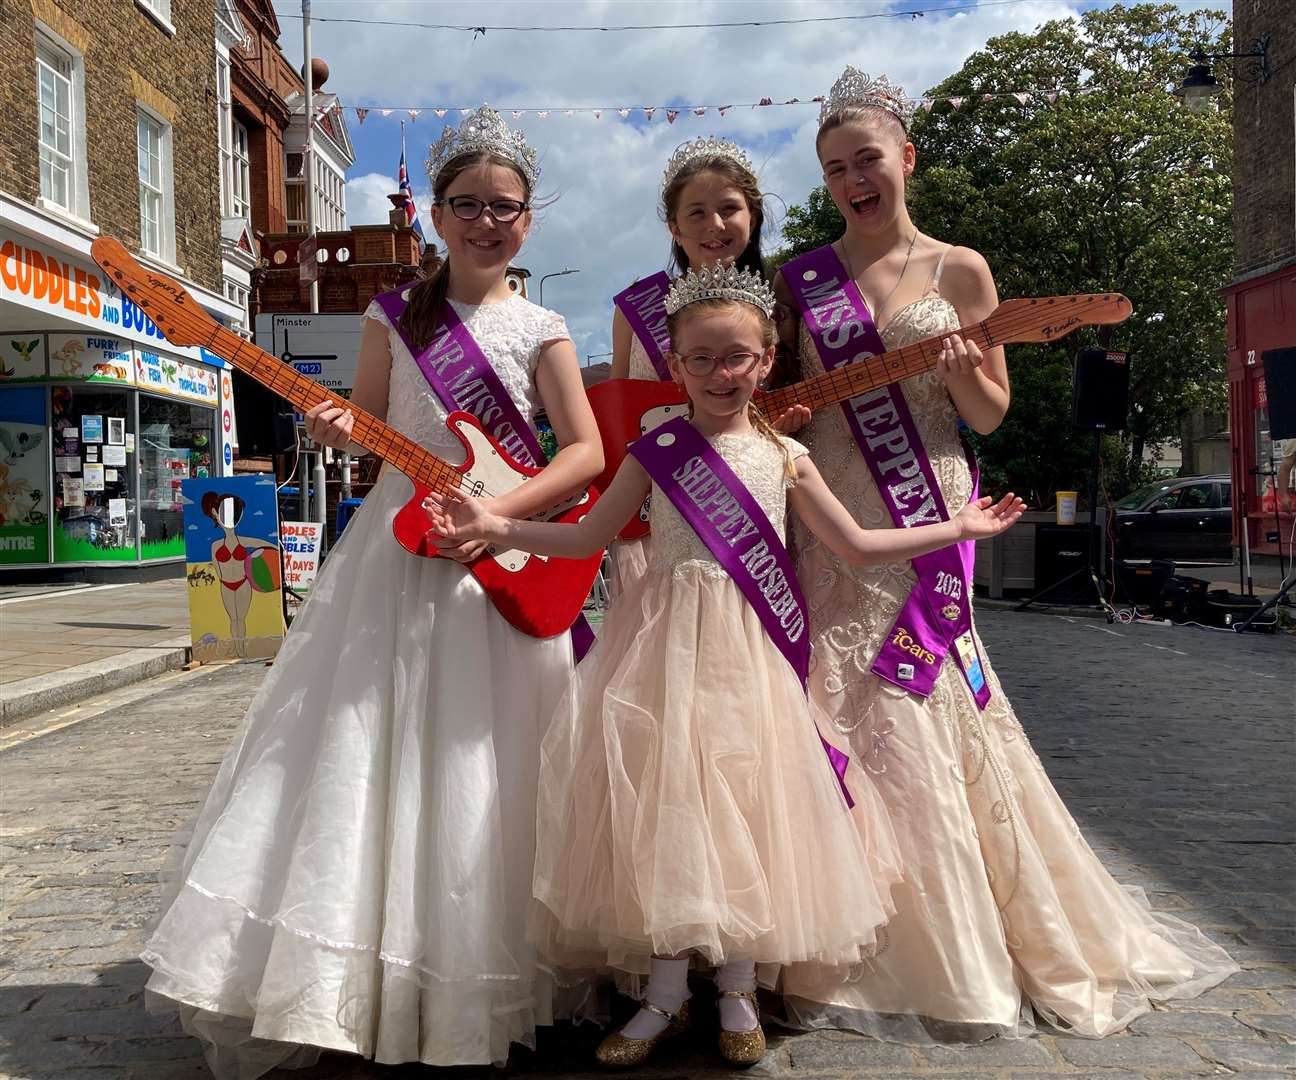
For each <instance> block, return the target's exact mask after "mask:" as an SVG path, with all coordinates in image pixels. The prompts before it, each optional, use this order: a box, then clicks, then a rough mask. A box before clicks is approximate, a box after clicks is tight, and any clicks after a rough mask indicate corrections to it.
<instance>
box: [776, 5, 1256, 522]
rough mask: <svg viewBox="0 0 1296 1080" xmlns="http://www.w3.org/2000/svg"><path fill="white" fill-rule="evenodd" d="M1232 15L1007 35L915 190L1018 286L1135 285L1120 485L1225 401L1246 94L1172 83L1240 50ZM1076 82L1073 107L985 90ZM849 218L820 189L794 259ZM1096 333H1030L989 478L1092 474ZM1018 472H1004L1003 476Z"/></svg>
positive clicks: (1000, 277)
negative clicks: (1201, 106)
mask: <svg viewBox="0 0 1296 1080" xmlns="http://www.w3.org/2000/svg"><path fill="white" fill-rule="evenodd" d="M1230 34H1231V30H1230V27H1229V24H1228V21H1227V18H1226V17H1225V16H1224V15H1223V14H1221V13H1218V12H1211V11H1198V12H1192V13H1188V12H1184V11H1183V10H1182V9H1180V8H1177V7H1175V6H1173V5H1169V4H1140V5H1137V6H1133V7H1121V6H1116V7H1112V8H1108V9H1105V10H1102V11H1089V12H1086V13H1085V14H1083V15H1082V16H1080V17H1079V18H1078V19H1068V20H1061V21H1054V22H1050V23H1046V24H1044V25H1043V26H1041V27H1039V28H1038V29H1037V30H1036V31H1035V32H1034V33H1033V34H1020V33H1013V34H1006V35H1004V36H1002V37H998V38H993V39H991V40H990V41H989V42H987V43H986V47H985V48H984V49H983V50H982V51H980V52H978V53H975V54H974V55H973V56H971V57H970V58H969V59H968V61H967V62H966V63H965V64H964V65H963V68H962V70H961V71H959V72H957V73H956V74H954V75H952V76H950V77H949V78H948V79H946V80H945V81H944V82H942V83H941V84H940V85H939V86H936V87H934V88H933V89H932V90H931V91H930V96H932V97H940V98H944V97H963V98H965V99H966V100H965V102H964V104H963V106H962V108H960V109H957V110H956V109H953V108H951V107H950V106H949V105H937V106H936V107H935V108H934V109H933V110H932V111H931V112H930V113H921V112H920V113H919V115H918V118H917V119H916V121H915V123H914V130H913V141H914V144H915V145H916V146H917V147H918V165H917V169H916V171H915V175H914V178H913V180H912V183H911V185H910V189H909V209H910V214H911V216H912V217H913V220H914V222H915V223H916V224H917V225H918V226H919V227H920V228H921V229H922V230H923V231H924V232H926V233H929V234H931V235H933V236H936V237H939V238H940V239H942V240H947V241H949V242H950V243H954V244H962V245H966V246H968V247H972V248H975V249H976V250H977V251H980V252H981V253H982V254H983V255H984V256H985V257H986V259H987V261H988V262H989V263H990V265H991V267H992V268H993V269H994V272H995V279H996V282H997V284H998V287H999V294H1000V296H1002V297H1005V298H1007V297H1014V296H1046V295H1056V294H1062V293H1074V292H1104V291H1107V290H1116V291H1119V292H1123V293H1125V294H1126V295H1127V296H1129V298H1130V299H1131V300H1132V301H1133V304H1134V315H1133V316H1132V317H1131V318H1130V319H1129V320H1128V321H1127V322H1125V323H1124V324H1122V325H1121V326H1118V327H1115V328H1113V329H1114V333H1112V334H1111V335H1110V340H1109V341H1104V342H1102V343H1103V344H1106V345H1108V346H1109V347H1111V348H1119V349H1128V350H1129V351H1130V354H1131V361H1130V374H1131V378H1130V412H1129V422H1130V430H1129V431H1128V432H1127V433H1126V434H1125V435H1124V436H1123V437H1121V438H1120V439H1117V438H1116V437H1110V436H1109V437H1108V438H1107V440H1106V442H1107V443H1108V444H1109V448H1108V451H1107V453H1105V455H1104V456H1105V459H1109V460H1108V462H1107V465H1106V467H1105V470H1104V471H1105V475H1106V480H1107V485H1108V488H1109V490H1111V491H1113V492H1114V493H1117V492H1121V491H1123V490H1125V489H1128V488H1129V487H1131V486H1132V485H1133V484H1134V483H1136V482H1137V481H1138V480H1139V479H1141V478H1142V476H1143V474H1144V471H1145V470H1144V468H1143V466H1142V463H1141V462H1142V455H1143V448H1144V446H1145V445H1148V444H1151V443H1156V442H1161V441H1172V440H1176V439H1177V438H1178V436H1179V430H1180V423H1181V421H1182V418H1183V417H1184V415H1185V414H1186V413H1187V412H1188V411H1189V410H1191V409H1193V408H1196V407H1199V406H1204V407H1211V408H1216V409H1219V408H1222V407H1223V402H1224V398H1225V393H1226V383H1225V380H1224V368H1225V344H1224V337H1225V317H1224V303H1223V300H1222V298H1221V297H1220V296H1219V294H1218V290H1219V288H1220V287H1221V286H1222V285H1224V284H1225V283H1226V282H1227V281H1228V280H1229V277H1230V273H1231V267H1232V250H1233V248H1232V182H1231V170H1232V160H1233V130H1232V93H1231V86H1230V83H1229V69H1228V67H1227V65H1219V66H1217V67H1216V69H1215V74H1216V76H1217V77H1218V78H1219V79H1220V81H1221V83H1223V85H1224V92H1223V93H1222V94H1220V95H1219V96H1218V98H1217V99H1216V101H1217V102H1218V108H1217V109H1213V110H1211V111H1210V112H1207V113H1205V114H1203V115H1200V116H1195V115H1192V114H1190V113H1189V112H1187V111H1186V110H1185V109H1184V108H1183V107H1182V106H1181V105H1180V103H1179V99H1178V98H1176V97H1174V96H1173V95H1171V94H1170V93H1169V92H1168V90H1169V88H1170V87H1171V86H1173V85H1175V84H1177V83H1178V82H1179V80H1180V79H1182V77H1183V74H1184V71H1185V68H1186V64H1187V59H1186V57H1187V54H1188V52H1189V51H1190V50H1191V49H1192V48H1193V47H1194V46H1195V45H1196V44H1198V43H1204V45H1205V47H1206V49H1207V50H1208V51H1224V52H1226V51H1229V50H1230V49H1231V36H1230ZM1055 87H1056V88H1062V89H1063V91H1064V92H1063V93H1061V94H1059V95H1058V96H1057V98H1056V100H1055V101H1054V102H1051V103H1050V102H1049V101H1048V100H1047V99H1046V98H1044V97H1042V96H1038V95H1037V96H1035V97H1034V98H1032V100H1030V101H1028V102H1027V103H1025V104H1019V103H1018V102H1017V101H1016V100H1014V99H1012V98H1005V99H994V100H990V101H985V100H982V95H984V94H1009V93H1012V92H1016V91H1022V90H1037V89H1038V90H1044V89H1048V88H1055ZM841 231H842V221H841V217H840V215H839V214H838V213H837V210H836V207H834V206H833V204H832V201H831V199H829V198H828V196H827V193H826V191H824V189H822V188H819V189H816V190H815V191H814V192H812V193H811V195H810V197H809V199H808V200H807V201H806V203H805V205H804V206H794V207H792V208H790V209H789V211H788V223H787V226H786V227H785V229H784V235H785V238H786V242H787V246H786V247H785V249H784V250H783V251H781V252H780V253H779V255H778V257H777V258H776V261H777V262H779V263H782V262H784V261H786V260H787V259H788V258H791V257H792V256H794V255H797V254H800V253H802V252H804V251H808V250H811V249H812V248H815V247H817V246H819V245H821V244H824V243H828V242H829V241H831V240H834V239H836V237H838V236H839V235H840V234H841ZM1094 341H1095V335H1094V332H1093V331H1083V332H1081V333H1077V334H1074V335H1072V336H1071V337H1069V338H1067V339H1065V340H1064V341H1062V342H1059V343H1058V344H1057V345H1054V346H1021V345H1018V346H1010V347H1009V349H1008V361H1009V371H1010V374H1011V378H1012V389H1013V403H1012V407H1011V409H1010V410H1009V413H1008V417H1007V419H1006V420H1005V421H1004V423H1003V425H1002V426H1001V427H1000V428H999V430H998V431H996V432H994V433H993V434H992V435H990V436H986V437H980V438H978V439H977V440H976V441H977V443H978V444H979V445H978V451H979V452H980V453H981V454H982V457H983V463H984V467H985V472H986V474H987V484H988V487H989V488H990V489H992V490H1000V489H1001V486H1002V485H1008V486H1011V487H1012V488H1013V489H1014V490H1016V491H1018V492H1021V493H1024V494H1026V495H1027V496H1028V497H1029V498H1030V499H1031V500H1032V501H1033V502H1035V503H1036V505H1049V503H1051V501H1052V492H1053V491H1055V490H1057V488H1059V487H1062V488H1073V487H1077V486H1082V482H1083V479H1084V477H1085V476H1086V475H1087V471H1088V460H1089V445H1090V437H1089V435H1088V433H1087V432H1082V431H1077V430H1075V429H1074V428H1073V427H1072V424H1071V419H1070V402H1071V366H1072V363H1073V358H1074V356H1075V354H1076V353H1077V352H1078V351H1079V350H1080V349H1081V348H1083V347H1084V346H1085V345H1089V344H1093V343H1094ZM1001 482H1002V483H1001Z"/></svg>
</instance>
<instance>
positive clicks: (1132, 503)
mask: <svg viewBox="0 0 1296 1080" xmlns="http://www.w3.org/2000/svg"><path fill="white" fill-rule="evenodd" d="M1175 483H1177V481H1173V480H1169V481H1166V480H1163V481H1162V482H1161V483H1159V484H1148V485H1147V486H1146V487H1141V488H1139V489H1138V491H1135V492H1131V493H1130V494H1129V495H1126V496H1125V498H1123V499H1121V501H1120V502H1118V503H1117V504H1116V509H1117V510H1137V509H1138V508H1139V507H1140V506H1142V505H1143V504H1144V503H1145V502H1147V501H1148V499H1151V498H1153V497H1155V496H1157V495H1164V494H1165V493H1166V492H1167V491H1169V490H1170V489H1171V488H1172V487H1174V486H1175Z"/></svg>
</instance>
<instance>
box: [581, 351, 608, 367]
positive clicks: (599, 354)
mask: <svg viewBox="0 0 1296 1080" xmlns="http://www.w3.org/2000/svg"><path fill="white" fill-rule="evenodd" d="M611 355H612V354H611V353H610V352H595V353H586V354H585V366H586V367H589V366H590V361H591V360H602V359H603V357H605V356H611Z"/></svg>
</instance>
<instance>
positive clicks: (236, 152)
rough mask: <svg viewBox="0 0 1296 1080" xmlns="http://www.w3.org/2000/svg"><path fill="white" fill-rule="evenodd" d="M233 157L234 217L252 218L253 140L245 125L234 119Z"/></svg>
mask: <svg viewBox="0 0 1296 1080" xmlns="http://www.w3.org/2000/svg"><path fill="white" fill-rule="evenodd" d="M231 145H232V148H233V159H232V161H231V174H230V179H231V180H232V181H233V183H232V185H231V192H230V195H231V198H230V205H231V208H232V209H233V211H234V212H233V214H232V215H231V216H232V217H241V218H245V219H248V220H250V219H251V217H252V151H251V140H250V138H249V135H248V129H247V127H246V126H245V125H243V124H241V123H239V122H238V121H237V120H235V121H234V127H233V142H232V144H231Z"/></svg>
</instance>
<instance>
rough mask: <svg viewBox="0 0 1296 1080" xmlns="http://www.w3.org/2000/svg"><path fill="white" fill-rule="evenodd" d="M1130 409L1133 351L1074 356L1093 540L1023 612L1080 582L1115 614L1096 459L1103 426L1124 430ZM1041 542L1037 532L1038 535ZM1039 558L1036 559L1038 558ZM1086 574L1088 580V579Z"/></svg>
mask: <svg viewBox="0 0 1296 1080" xmlns="http://www.w3.org/2000/svg"><path fill="white" fill-rule="evenodd" d="M1128 412H1129V353H1127V352H1119V351H1115V350H1112V349H1103V348H1097V347H1093V348H1087V349H1081V350H1080V353H1079V355H1078V356H1077V357H1076V361H1075V377H1074V379H1073V381H1072V384H1071V419H1072V421H1073V422H1074V423H1075V425H1076V427H1079V428H1088V429H1089V430H1090V431H1092V432H1093V445H1092V448H1091V450H1090V454H1089V492H1088V494H1089V525H1088V532H1089V542H1088V545H1087V550H1086V558H1085V563H1084V565H1083V566H1079V567H1077V568H1076V569H1075V570H1073V571H1072V572H1071V573H1069V574H1067V575H1066V576H1065V577H1063V578H1061V579H1059V580H1057V581H1053V582H1050V583H1049V584H1048V585H1047V586H1045V587H1044V588H1043V589H1041V590H1040V591H1039V592H1037V593H1036V594H1035V595H1034V596H1031V597H1029V598H1028V599H1026V600H1023V601H1022V602H1021V603H1020V604H1018V605H1017V610H1018V611H1022V610H1024V609H1025V608H1027V607H1029V606H1030V605H1031V604H1034V603H1036V602H1037V601H1039V600H1040V598H1041V597H1043V596H1046V595H1048V594H1049V593H1054V592H1056V593H1059V594H1065V591H1066V590H1067V589H1068V588H1071V589H1073V590H1074V589H1075V584H1073V583H1078V584H1079V586H1080V589H1081V593H1082V595H1083V596H1084V597H1089V596H1092V597H1093V598H1094V600H1095V601H1096V604H1097V606H1098V608H1099V609H1100V610H1101V611H1102V612H1103V614H1105V615H1106V616H1107V621H1108V622H1112V621H1113V620H1114V619H1115V617H1116V613H1115V612H1114V611H1113V610H1112V606H1111V604H1109V603H1108V602H1107V597H1106V596H1105V595H1104V590H1103V581H1104V576H1103V575H1100V573H1099V567H1098V551H1099V547H1098V525H1097V523H1098V516H1097V515H1098V511H1097V503H1098V462H1099V456H1100V452H1101V449H1102V435H1103V432H1104V431H1124V430H1125V418H1126V414H1127V413H1128ZM1036 536H1037V539H1036V543H1039V539H1038V537H1039V534H1038V533H1037V534H1036ZM1037 561H1038V560H1037ZM1085 579H1087V584H1086V581H1085Z"/></svg>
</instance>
